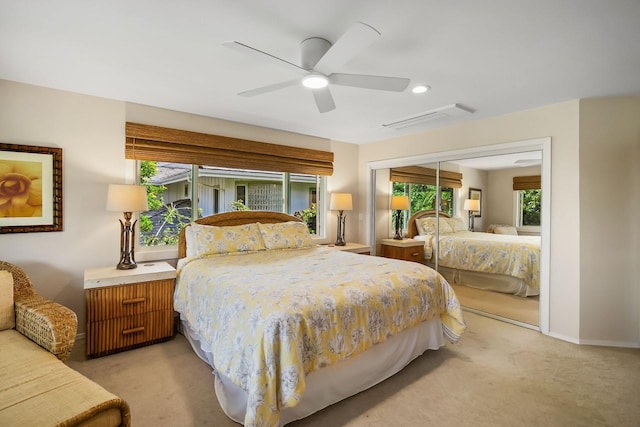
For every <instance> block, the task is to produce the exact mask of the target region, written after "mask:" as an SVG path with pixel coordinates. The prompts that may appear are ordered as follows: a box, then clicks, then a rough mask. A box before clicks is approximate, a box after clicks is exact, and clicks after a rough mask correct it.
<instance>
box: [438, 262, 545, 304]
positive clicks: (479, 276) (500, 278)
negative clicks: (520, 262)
mask: <svg viewBox="0 0 640 427" xmlns="http://www.w3.org/2000/svg"><path fill="white" fill-rule="evenodd" d="M427 265H428V266H429V267H431V268H433V267H434V266H433V265H431V264H427ZM438 272H439V273H440V274H442V275H443V276H444V278H445V279H447V282H449V283H453V284H454V285H465V286H469V287H470V288H476V289H482V290H486V291H495V292H502V293H505V294H512V295H515V296H518V297H532V296H536V295H539V294H540V291H538V290H537V289H535V288H532V287H531V286H528V285H527V284H526V283H525V281H524V280H522V279H519V278H517V277H513V276H506V275H504V274H491V273H481V272H477V271H467V270H458V269H455V268H449V267H443V266H438Z"/></svg>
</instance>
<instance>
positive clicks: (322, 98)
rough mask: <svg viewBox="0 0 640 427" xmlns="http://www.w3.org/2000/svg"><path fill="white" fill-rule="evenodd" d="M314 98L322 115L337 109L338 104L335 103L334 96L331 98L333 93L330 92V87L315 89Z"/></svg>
mask: <svg viewBox="0 0 640 427" xmlns="http://www.w3.org/2000/svg"><path fill="white" fill-rule="evenodd" d="M313 98H314V99H315V100H316V105H317V106H318V111H320V112H321V113H326V112H327V111H331V110H335V109H336V104H335V103H334V102H333V96H331V91H329V88H328V87H323V88H321V89H313Z"/></svg>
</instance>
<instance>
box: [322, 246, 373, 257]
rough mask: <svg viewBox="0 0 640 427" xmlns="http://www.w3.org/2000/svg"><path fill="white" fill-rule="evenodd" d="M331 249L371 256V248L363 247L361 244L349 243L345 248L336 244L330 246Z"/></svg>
mask: <svg viewBox="0 0 640 427" xmlns="http://www.w3.org/2000/svg"><path fill="white" fill-rule="evenodd" d="M328 246H329V247H330V248H331V249H336V250H338V251H345V252H353V253H354V254H362V255H369V254H371V246H369V245H363V244H361V243H347V244H346V245H344V246H336V245H334V244H330V245H328Z"/></svg>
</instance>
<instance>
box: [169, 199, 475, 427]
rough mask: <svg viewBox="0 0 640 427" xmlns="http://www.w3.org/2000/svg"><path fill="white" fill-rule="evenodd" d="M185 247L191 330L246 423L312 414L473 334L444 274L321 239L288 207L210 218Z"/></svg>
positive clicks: (225, 396)
mask: <svg viewBox="0 0 640 427" xmlns="http://www.w3.org/2000/svg"><path fill="white" fill-rule="evenodd" d="M178 252H179V258H180V259H179V261H178V279H177V281H176V292H175V305H174V307H175V309H176V311H178V312H179V313H180V319H181V330H182V332H183V333H184V335H185V336H186V337H187V339H188V340H189V341H190V342H191V345H192V346H193V349H194V350H195V352H196V353H197V354H198V356H200V357H201V358H202V359H203V360H204V361H206V362H207V363H208V364H209V365H211V367H212V368H213V370H214V374H215V388H216V396H217V398H218V400H219V402H220V405H221V407H222V408H223V410H224V411H225V413H226V414H227V415H228V416H229V417H230V418H232V419H233V420H235V421H237V422H239V423H245V425H282V424H286V423H288V422H290V421H293V420H296V419H299V418H302V417H305V416H307V415H309V414H311V413H313V412H316V411H318V410H320V409H322V408H323V407H326V406H328V405H330V404H333V403H335V402H337V401H339V400H342V399H345V398H346V397H348V396H352V395H354V394H356V393H359V392H360V391H362V390H365V389H367V388H369V387H372V386H373V385H375V384H377V383H378V382H380V381H382V380H384V379H386V378H388V377H389V376H391V375H393V374H395V373H396V372H398V371H400V370H401V369H402V368H404V366H406V365H407V364H408V363H409V362H410V361H411V360H413V359H415V358H416V357H418V356H419V355H420V354H422V353H424V352H425V351H426V350H427V349H434V350H435V349H438V348H440V347H442V346H443V345H444V336H445V335H446V336H447V337H449V338H450V339H451V340H452V341H456V340H457V339H458V337H459V334H460V333H462V330H463V329H464V323H463V319H462V313H461V309H460V305H459V303H458V300H457V299H456V297H455V294H454V293H453V292H452V290H451V288H450V286H449V285H448V283H447V282H446V281H445V280H443V279H442V276H441V275H439V274H438V273H436V272H435V271H434V270H432V269H429V268H427V267H425V266H424V265H419V264H417V263H408V262H404V261H399V260H390V259H386V258H380V257H371V256H366V255H359V254H353V253H348V252H343V251H338V250H335V249H333V248H329V247H326V246H319V245H316V244H315V243H314V242H313V241H312V239H311V236H310V235H309V234H308V229H307V227H306V225H303V224H301V223H300V222H299V220H298V219H297V218H295V217H292V216H289V215H286V214H283V213H277V212H261V211H239V212H227V213H222V214H217V215H212V216H209V217H205V218H201V219H199V220H197V221H195V223H192V224H191V225H189V226H188V227H187V228H186V229H185V230H184V231H183V232H182V233H181V236H180V243H179V250H178ZM389 316H390V317H389Z"/></svg>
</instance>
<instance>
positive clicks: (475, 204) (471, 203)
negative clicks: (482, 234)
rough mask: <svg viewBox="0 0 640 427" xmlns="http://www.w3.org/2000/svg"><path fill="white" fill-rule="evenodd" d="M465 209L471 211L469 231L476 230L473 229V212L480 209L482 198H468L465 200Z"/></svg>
mask: <svg viewBox="0 0 640 427" xmlns="http://www.w3.org/2000/svg"><path fill="white" fill-rule="evenodd" d="M463 209H464V210H465V211H469V231H474V230H473V212H474V211H475V212H477V211H479V210H480V200H472V199H467V200H465V201H464V208H463Z"/></svg>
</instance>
